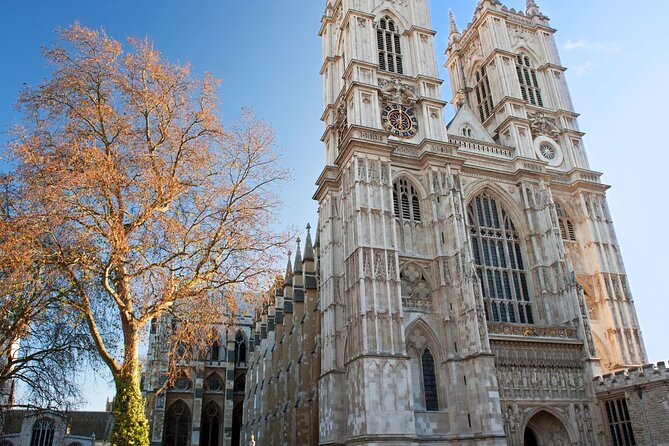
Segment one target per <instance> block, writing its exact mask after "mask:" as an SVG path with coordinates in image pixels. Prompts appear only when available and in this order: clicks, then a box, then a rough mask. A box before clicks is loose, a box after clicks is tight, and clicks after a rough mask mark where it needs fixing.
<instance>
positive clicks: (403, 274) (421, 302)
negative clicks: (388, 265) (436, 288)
mask: <svg viewBox="0 0 669 446" xmlns="http://www.w3.org/2000/svg"><path fill="white" fill-rule="evenodd" d="M400 280H401V282H402V302H403V303H404V306H405V307H406V308H413V309H418V310H428V309H430V308H431V307H432V290H431V289H430V284H429V283H428V281H427V279H426V277H425V274H424V273H423V271H422V270H421V269H420V268H419V267H418V266H416V265H414V264H411V263H410V264H408V265H406V266H405V267H404V268H402V270H401V271H400Z"/></svg>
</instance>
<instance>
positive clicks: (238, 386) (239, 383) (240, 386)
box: [233, 373, 246, 393]
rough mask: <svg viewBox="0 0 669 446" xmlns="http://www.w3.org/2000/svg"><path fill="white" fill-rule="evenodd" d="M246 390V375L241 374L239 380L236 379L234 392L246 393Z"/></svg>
mask: <svg viewBox="0 0 669 446" xmlns="http://www.w3.org/2000/svg"><path fill="white" fill-rule="evenodd" d="M245 390H246V374H245V373H241V374H240V375H239V376H238V377H237V379H235V383H234V386H233V391H234V392H235V393H244V391H245Z"/></svg>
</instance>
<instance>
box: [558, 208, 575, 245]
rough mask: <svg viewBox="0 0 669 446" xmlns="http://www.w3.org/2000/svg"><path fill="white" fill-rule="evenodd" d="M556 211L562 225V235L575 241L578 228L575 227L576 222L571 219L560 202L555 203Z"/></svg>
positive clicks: (564, 238) (568, 239)
mask: <svg viewBox="0 0 669 446" xmlns="http://www.w3.org/2000/svg"><path fill="white" fill-rule="evenodd" d="M555 211H556V212H557V216H558V225H559V226H560V235H561V236H562V240H566V241H569V242H575V241H576V230H575V229H574V223H572V221H571V219H570V218H569V217H567V215H566V214H565V213H564V211H563V210H562V207H561V206H560V203H555Z"/></svg>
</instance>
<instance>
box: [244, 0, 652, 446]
mask: <svg viewBox="0 0 669 446" xmlns="http://www.w3.org/2000/svg"><path fill="white" fill-rule="evenodd" d="M472 6H474V5H473V4H472ZM450 29H451V32H450V36H449V45H448V49H447V51H446V58H447V60H446V66H447V68H448V70H449V72H450V80H451V89H452V100H451V102H452V104H453V106H454V107H455V109H456V114H455V116H454V118H453V119H452V120H451V122H450V123H449V124H445V120H444V107H445V106H446V105H447V103H446V102H445V101H444V100H443V99H442V96H441V91H442V90H441V88H442V81H441V80H440V79H439V77H438V69H437V56H436V51H435V43H434V36H435V33H434V31H433V30H432V26H431V21H430V14H429V10H428V0H327V1H326V9H325V14H324V15H323V18H322V26H321V30H320V35H321V37H322V41H323V57H324V60H323V66H322V68H321V73H322V76H323V88H324V107H325V109H324V112H323V115H322V120H323V122H324V124H325V132H324V133H323V137H322V140H323V143H324V146H325V159H326V166H325V168H324V169H323V172H322V174H321V175H320V177H319V179H318V182H317V186H318V187H317V191H316V194H315V196H314V198H315V199H316V200H317V201H318V203H319V223H318V227H317V228H316V237H315V241H314V243H313V246H312V243H311V238H310V235H308V237H307V243H306V247H305V256H304V259H303V258H302V256H301V252H300V250H299V247H298V251H297V255H296V258H295V266H294V268H291V267H290V264H289V267H288V268H287V271H286V276H285V277H284V278H283V279H282V280H281V281H279V282H277V285H276V287H275V289H274V290H273V292H272V293H270V294H269V295H268V296H267V297H266V301H265V304H264V307H263V309H262V311H261V312H260V314H257V315H256V316H255V322H254V326H253V329H252V332H253V333H254V335H253V336H252V337H251V339H252V341H253V342H251V350H252V352H251V356H250V359H249V368H248V375H247V376H248V378H247V381H246V396H245V403H244V417H243V418H244V422H243V426H242V427H243V429H242V431H243V432H245V435H246V437H245V438H243V439H242V443H244V442H246V443H247V444H248V442H249V441H250V440H251V438H250V435H251V433H252V434H253V436H254V437H253V438H254V441H255V442H256V443H255V444H257V445H258V446H265V445H268V446H269V445H275V444H305V445H306V444H308V445H314V446H315V445H317V444H318V445H397V446H399V445H402V446H406V445H411V446H418V445H419V444H431V445H463V444H466V445H468V446H484V445H485V446H497V445H499V446H501V445H520V444H525V445H535V444H562V445H566V444H571V445H574V444H580V445H588V446H590V445H605V444H612V441H611V438H613V437H610V436H609V435H610V434H609V433H608V430H609V427H610V429H611V435H617V432H618V431H620V430H621V429H623V428H622V427H621V425H622V424H624V423H627V422H628V421H629V420H627V421H624V422H621V421H620V420H619V419H617V418H616V420H617V421H616V420H614V423H613V424H614V426H612V427H611V426H607V422H606V421H607V420H605V419H604V416H606V414H607V412H606V411H605V410H609V412H608V414H610V413H611V412H610V408H611V407H612V405H614V402H612V400H611V398H609V400H607V401H604V404H603V405H598V402H597V398H596V395H595V389H594V388H593V385H592V382H593V377H594V376H597V375H599V374H601V373H609V372H611V371H616V372H618V375H616V376H620V375H621V374H622V373H623V372H621V370H623V369H625V368H629V367H633V366H639V365H642V364H644V363H645V362H646V354H645V350H644V346H643V341H642V338H641V333H640V329H639V324H638V321H637V317H636V312H635V309H634V303H633V300H632V298H631V295H630V292H629V286H628V284H627V279H626V275H625V270H624V266H623V263H622V258H621V255H620V248H619V246H618V243H617V241H616V237H615V232H614V230H613V225H612V222H611V217H610V214H609V211H608V207H607V204H606V191H607V189H608V186H606V185H604V184H602V182H601V180H600V177H601V174H600V173H598V172H595V171H592V170H590V167H589V165H588V161H587V158H586V156H585V151H584V148H583V141H582V138H583V136H584V135H583V133H581V132H580V130H579V128H578V123H577V117H578V115H577V114H576V113H575V112H574V109H573V106H572V103H571V100H570V97H569V91H568V88H567V84H566V80H565V76H564V73H565V70H566V69H565V68H564V67H562V66H561V63H560V59H559V55H558V51H557V47H556V45H555V41H554V38H553V35H554V33H555V30H554V29H552V28H551V27H550V26H549V20H548V18H547V17H546V16H544V15H543V13H542V12H541V10H540V8H539V6H538V5H537V4H536V3H535V2H534V1H533V0H528V1H527V7H526V10H525V11H516V10H513V9H508V8H507V7H505V6H504V5H502V4H501V3H500V2H499V1H497V0H479V1H478V3H477V4H476V8H475V11H474V16H473V19H472V21H471V23H470V24H469V25H468V26H467V28H466V29H464V30H462V31H460V30H459V29H458V26H457V24H456V22H455V18H454V17H453V16H452V15H451V17H450ZM307 253H308V254H307ZM300 265H301V266H300ZM658 370H660V368H658ZM613 381H615V379H613ZM612 385H614V384H612ZM597 392H599V393H598V396H600V395H601V393H602V392H601V390H598V391H597ZM615 404H616V405H617V406H616V407H617V408H619V410H620V411H622V413H623V415H624V413H627V409H623V407H626V406H624V405H623V399H622V397H621V398H620V399H618V400H616V401H615ZM604 407H606V409H604ZM627 417H628V418H629V414H627ZM623 418H624V417H623ZM316 425H317V426H318V431H314V430H313V427H314V426H316ZM616 429H618V431H616ZM626 432H627V431H626ZM629 438H631V436H629ZM620 444H633V442H632V443H620Z"/></svg>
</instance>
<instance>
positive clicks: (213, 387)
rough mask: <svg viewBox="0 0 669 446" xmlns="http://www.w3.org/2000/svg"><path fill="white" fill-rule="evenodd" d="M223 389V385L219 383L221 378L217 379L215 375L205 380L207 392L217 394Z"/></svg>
mask: <svg viewBox="0 0 669 446" xmlns="http://www.w3.org/2000/svg"><path fill="white" fill-rule="evenodd" d="M222 388H223V384H222V383H221V378H219V377H218V376H217V375H211V376H210V377H209V378H208V379H207V390H209V391H211V392H218V391H220V390H221V389H222Z"/></svg>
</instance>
